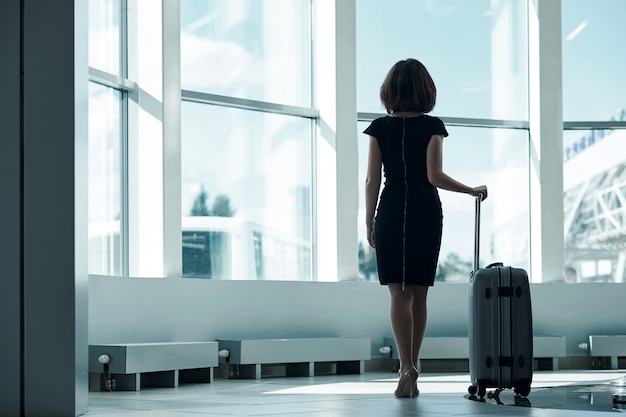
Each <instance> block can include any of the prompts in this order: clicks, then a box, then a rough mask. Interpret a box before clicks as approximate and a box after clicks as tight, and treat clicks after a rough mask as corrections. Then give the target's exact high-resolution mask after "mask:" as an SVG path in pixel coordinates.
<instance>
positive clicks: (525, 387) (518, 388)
mask: <svg viewBox="0 0 626 417" xmlns="http://www.w3.org/2000/svg"><path fill="white" fill-rule="evenodd" d="M514 391H515V393H516V394H518V395H520V396H522V397H527V396H528V394H530V383H529V382H528V381H520V382H518V383H517V384H516V385H515V389H514Z"/></svg>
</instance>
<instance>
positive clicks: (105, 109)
mask: <svg viewBox="0 0 626 417" xmlns="http://www.w3.org/2000/svg"><path fill="white" fill-rule="evenodd" d="M121 102H122V94H121V93H120V92H119V91H118V90H115V89H112V88H108V87H104V86H102V85H99V84H95V83H90V84H89V273H90V274H100V275H121V274H122V273H123V271H122V245H121V241H120V220H121V214H122V213H121V207H122V189H121V173H122V151H121V143H122V139H121V138H122V122H121Z"/></svg>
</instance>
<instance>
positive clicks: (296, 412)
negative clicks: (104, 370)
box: [86, 371, 626, 417]
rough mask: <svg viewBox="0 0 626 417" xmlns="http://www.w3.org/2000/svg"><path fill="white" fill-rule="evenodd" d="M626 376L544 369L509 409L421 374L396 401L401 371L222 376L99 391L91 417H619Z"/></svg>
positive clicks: (448, 378) (456, 382)
mask: <svg viewBox="0 0 626 417" xmlns="http://www.w3.org/2000/svg"><path fill="white" fill-rule="evenodd" d="M625 373H626V371H624V372H622V373H620V372H615V371H613V372H610V371H582V372H578V371H577V372H572V371H558V372H537V373H535V375H534V381H533V385H532V392H531V393H530V395H529V396H528V403H530V404H528V403H526V404H525V406H514V405H515V401H514V396H513V393H511V392H509V391H508V390H507V391H505V392H503V393H502V394H501V396H500V399H501V402H502V403H503V404H502V405H500V404H497V403H496V402H495V401H494V400H490V399H487V400H486V401H485V402H478V401H472V400H470V399H468V398H467V397H468V395H467V387H468V385H469V376H468V375H467V374H451V373H445V374H421V375H420V379H419V388H420V392H421V393H420V396H419V397H418V398H415V399H408V398H407V399H398V398H394V396H393V391H394V389H395V384H396V378H394V374H393V373H365V374H363V375H325V376H315V377H309V378H307V377H303V378H282V377H279V378H277V377H273V378H264V379H260V380H242V379H238V380H236V379H230V380H229V379H215V380H214V381H213V382H212V383H210V384H186V385H181V386H179V387H178V388H149V389H145V388H144V389H142V390H141V391H138V392H122V391H116V392H91V393H90V394H89V412H88V413H87V414H86V416H97V417H114V416H115V417H118V416H125V417H142V416H167V417H169V416H179V417H194V416H196V417H197V416H213V417H217V416H296V417H322V416H323V417H351V416H359V417H369V416H377V417H378V416H434V417H447V416H489V417H498V416H520V417H521V416H533V417H560V416H563V417H582V416H595V415H606V414H607V413H617V412H616V411H613V410H612V401H611V395H610V389H609V386H608V383H609V382H610V381H611V380H613V379H617V378H620V377H622V376H624V374H625ZM528 405H530V407H529V406H528Z"/></svg>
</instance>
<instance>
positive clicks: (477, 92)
mask: <svg viewBox="0 0 626 417" xmlns="http://www.w3.org/2000/svg"><path fill="white" fill-rule="evenodd" d="M356 5H357V109H358V111H360V112H374V113H380V112H384V111H385V109H384V108H383V107H382V106H381V104H380V100H379V98H378V92H379V88H380V85H381V84H382V82H383V80H384V78H385V76H386V74H387V71H389V69H390V68H391V67H392V65H393V64H394V63H396V62H397V61H399V60H402V59H406V58H415V59H418V60H419V61H421V62H422V63H423V64H424V65H425V66H426V68H428V70H429V72H430V75H431V76H432V77H433V79H434V81H435V84H436V85H437V106H436V107H435V112H436V113H437V114H439V115H445V116H448V117H472V118H494V119H514V120H516V119H519V120H527V119H528V109H527V107H528V100H527V93H528V81H527V79H528V76H527V74H528V71H527V62H528V59H527V41H526V39H527V30H526V26H527V25H526V21H527V10H526V2H525V1H518V0H501V1H492V0H475V1H467V0H446V1H445V2H444V1H430V0H415V1H407V0H391V1H389V0H359V1H358V2H357V3H356ZM398 28H402V29H401V30H398Z"/></svg>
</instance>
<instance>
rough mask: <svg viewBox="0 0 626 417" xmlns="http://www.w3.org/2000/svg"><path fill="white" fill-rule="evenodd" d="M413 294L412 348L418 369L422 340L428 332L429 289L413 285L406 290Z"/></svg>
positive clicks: (412, 359) (413, 359)
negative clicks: (427, 306)
mask: <svg viewBox="0 0 626 417" xmlns="http://www.w3.org/2000/svg"><path fill="white" fill-rule="evenodd" d="M406 289H409V290H410V291H411V292H412V298H411V314H412V322H413V328H412V336H413V339H412V348H411V361H412V362H411V363H412V364H413V366H415V368H416V369H417V359H418V358H419V352H420V348H421V347H422V340H424V334H425V332H426V318H427V311H426V310H427V309H426V296H427V295H428V287H422V286H418V285H411V286H407V287H406V288H405V290H406Z"/></svg>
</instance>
